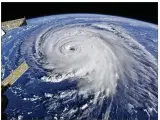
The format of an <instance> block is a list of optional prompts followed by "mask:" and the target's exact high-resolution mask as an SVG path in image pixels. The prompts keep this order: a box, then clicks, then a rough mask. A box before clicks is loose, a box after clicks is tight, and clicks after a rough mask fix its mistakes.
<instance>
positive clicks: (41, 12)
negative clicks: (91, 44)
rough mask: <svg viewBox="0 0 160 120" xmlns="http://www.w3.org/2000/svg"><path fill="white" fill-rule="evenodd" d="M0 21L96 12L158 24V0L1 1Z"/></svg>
mask: <svg viewBox="0 0 160 120" xmlns="http://www.w3.org/2000/svg"><path fill="white" fill-rule="evenodd" d="M1 5H2V8H1V9H2V14H1V15H2V16H1V18H2V21H7V20H13V19H18V18H22V17H24V16H25V17H26V18H35V17H40V16H48V15H54V14H65V13H98V14H109V15H115V16H122V17H128V18H134V19H138V20H142V21H146V22H151V23H154V24H158V2H145V3H144V2H143V3H139V2H138V3H131V2H130V3H124V2H121V3H111V2H109V3H107V2H105V3H102V2H101V3H98V2H92V3H77V2H76V3H71V2H67V3H57V2H53V3H28V2H27V3H25V2H23V3H17V2H14V3H6V2H2V3H1Z"/></svg>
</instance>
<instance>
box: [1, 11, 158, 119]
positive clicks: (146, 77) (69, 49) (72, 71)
mask: <svg viewBox="0 0 160 120" xmlns="http://www.w3.org/2000/svg"><path fill="white" fill-rule="evenodd" d="M157 45H158V27H157V25H154V24H151V23H146V22H142V21H138V20H133V19H128V18H122V17H116V16H109V15H97V14H64V15H53V16H46V17H39V18H34V19H28V20H27V25H26V26H22V27H19V28H15V29H12V30H8V31H6V34H5V35H3V36H2V44H1V46H2V58H1V59H2V60H1V62H2V68H1V69H2V73H1V74H2V80H3V79H4V78H6V77H7V76H8V75H9V74H10V73H11V72H12V71H13V70H15V69H16V68H17V67H18V66H19V65H20V64H21V63H22V62H23V61H26V63H27V64H28V66H29V69H28V70H27V71H26V72H25V73H24V74H23V75H22V76H21V77H20V78H19V79H18V80H17V82H16V83H15V84H14V85H13V86H12V87H11V88H10V89H8V90H7V91H6V92H5V94H6V95H7V97H8V99H9V104H8V107H7V109H6V111H5V112H6V113H7V116H8V119H9V120H16V119H18V120H31V119H34V120H35V119H38V120H39V119H42V120H157V119H158V113H157V109H158V108H157V107H158V100H157V99H158V90H157V89H158V88H157V86H158V78H157V76H158V75H157V74H158V70H157V69H158V67H157V59H158V55H157V53H158V50H157V48H158V46H157Z"/></svg>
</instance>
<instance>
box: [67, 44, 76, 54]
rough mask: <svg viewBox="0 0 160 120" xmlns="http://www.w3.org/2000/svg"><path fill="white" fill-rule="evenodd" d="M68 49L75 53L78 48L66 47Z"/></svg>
mask: <svg viewBox="0 0 160 120" xmlns="http://www.w3.org/2000/svg"><path fill="white" fill-rule="evenodd" d="M66 49H67V50H69V51H72V52H74V51H75V50H76V48H75V47H74V46H69V45H68V46H66Z"/></svg>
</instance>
